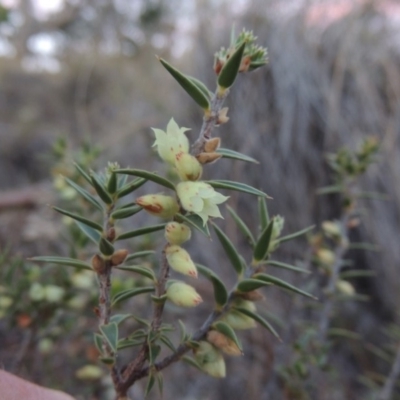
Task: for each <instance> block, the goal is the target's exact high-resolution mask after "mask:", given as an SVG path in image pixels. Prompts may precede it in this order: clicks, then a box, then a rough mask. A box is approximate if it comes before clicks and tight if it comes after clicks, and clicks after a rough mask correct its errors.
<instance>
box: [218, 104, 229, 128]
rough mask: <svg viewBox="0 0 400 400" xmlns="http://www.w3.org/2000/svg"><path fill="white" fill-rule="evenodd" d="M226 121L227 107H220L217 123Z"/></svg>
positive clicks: (227, 119)
mask: <svg viewBox="0 0 400 400" xmlns="http://www.w3.org/2000/svg"><path fill="white" fill-rule="evenodd" d="M228 121H229V117H228V107H224V108H221V110H220V112H219V113H218V119H217V125H221V124H226V123H227V122H228Z"/></svg>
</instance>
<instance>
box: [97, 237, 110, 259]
mask: <svg viewBox="0 0 400 400" xmlns="http://www.w3.org/2000/svg"><path fill="white" fill-rule="evenodd" d="M99 249H100V251H101V254H104V255H105V256H111V255H113V254H114V246H113V245H112V243H111V242H109V241H108V240H107V239H105V238H103V237H102V238H100V242H99Z"/></svg>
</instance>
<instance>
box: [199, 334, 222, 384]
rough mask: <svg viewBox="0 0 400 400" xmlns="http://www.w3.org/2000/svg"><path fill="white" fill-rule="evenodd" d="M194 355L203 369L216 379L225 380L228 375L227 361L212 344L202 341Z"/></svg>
mask: <svg viewBox="0 0 400 400" xmlns="http://www.w3.org/2000/svg"><path fill="white" fill-rule="evenodd" d="M194 355H195V359H196V361H197V363H198V364H199V365H200V367H201V369H202V370H203V371H204V372H205V373H206V374H208V375H211V376H213V377H214V378H224V377H225V375H226V368H225V360H224V358H223V357H222V354H221V353H220V352H219V351H218V350H217V349H216V348H215V347H214V346H213V345H212V344H210V343H208V342H205V341H201V342H200V345H199V347H198V348H197V349H195V350H194Z"/></svg>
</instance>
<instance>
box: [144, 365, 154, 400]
mask: <svg viewBox="0 0 400 400" xmlns="http://www.w3.org/2000/svg"><path fill="white" fill-rule="evenodd" d="M154 375H155V374H154V373H153V372H152V370H150V374H149V377H148V378H147V384H146V390H145V392H144V397H145V398H146V397H147V396H148V395H149V393H150V391H151V389H153V386H154V384H155V382H156V378H155V376H154Z"/></svg>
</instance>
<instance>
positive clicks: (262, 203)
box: [258, 196, 270, 231]
mask: <svg viewBox="0 0 400 400" xmlns="http://www.w3.org/2000/svg"><path fill="white" fill-rule="evenodd" d="M258 218H259V220H260V227H261V231H263V230H264V229H265V228H266V227H267V225H268V224H269V221H270V218H269V214H268V208H267V201H266V200H265V197H262V196H260V197H259V198H258Z"/></svg>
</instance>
